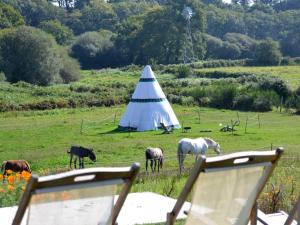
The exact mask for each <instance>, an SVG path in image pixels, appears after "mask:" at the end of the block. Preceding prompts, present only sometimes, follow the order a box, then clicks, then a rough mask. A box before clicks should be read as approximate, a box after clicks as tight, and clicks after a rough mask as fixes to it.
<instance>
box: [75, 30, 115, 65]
mask: <svg viewBox="0 0 300 225" xmlns="http://www.w3.org/2000/svg"><path fill="white" fill-rule="evenodd" d="M112 39H113V33H112V32H110V31H106V30H102V31H100V32H87V33H83V34H81V35H80V36H79V37H78V38H77V39H76V41H75V42H74V44H73V45H72V55H73V56H74V57H75V58H76V59H78V60H79V62H80V63H81V66H82V67H83V68H101V67H105V66H107V65H108V64H109V62H111V61H112V60H111V59H110V58H109V57H110V56H111V54H113V49H114V42H113V40H112Z"/></svg>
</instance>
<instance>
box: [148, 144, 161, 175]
mask: <svg viewBox="0 0 300 225" xmlns="http://www.w3.org/2000/svg"><path fill="white" fill-rule="evenodd" d="M145 156H146V172H147V171H148V160H150V166H151V170H152V172H155V169H156V164H157V171H158V172H159V169H162V166H163V161H164V150H163V149H161V148H152V147H148V148H147V149H146V151H145Z"/></svg>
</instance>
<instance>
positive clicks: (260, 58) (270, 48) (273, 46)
mask: <svg viewBox="0 0 300 225" xmlns="http://www.w3.org/2000/svg"><path fill="white" fill-rule="evenodd" d="M281 58H282V54H281V52H280V47H279V43H278V42H276V41H273V40H272V39H270V38H267V39H266V40H264V41H262V42H260V43H259V44H258V45H257V47H256V50H255V60H256V62H257V64H258V65H265V66H267V65H279V64H280V61H281Z"/></svg>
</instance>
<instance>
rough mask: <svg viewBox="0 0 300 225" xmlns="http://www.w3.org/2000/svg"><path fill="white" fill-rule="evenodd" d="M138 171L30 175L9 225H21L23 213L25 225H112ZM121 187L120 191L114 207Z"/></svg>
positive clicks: (90, 169) (111, 170)
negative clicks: (116, 195) (25, 219)
mask: <svg viewBox="0 0 300 225" xmlns="http://www.w3.org/2000/svg"><path fill="white" fill-rule="evenodd" d="M139 168H140V165H139V164H137V163H136V164H133V165H132V166H131V167H119V168H88V169H81V170H74V171H70V172H65V173H61V174H57V175H50V176H44V177H38V176H35V175H32V177H31V178H30V180H29V182H28V184H27V187H26V189H25V192H24V194H23V196H22V199H21V201H20V204H19V207H18V209H17V212H16V215H15V218H14V220H13V223H12V225H19V224H21V222H22V220H23V218H25V216H24V215H25V212H26V211H27V213H26V215H27V222H26V224H27V225H36V224H43V225H54V224H59V225H70V224H74V225H75V224H76V225H81V224H89V225H93V224H94V225H98V224H103V225H104V224H105V225H106V224H115V223H116V220H117V217H118V214H119V212H120V210H121V208H122V205H123V203H124V201H125V199H126V197H127V194H128V193H129V190H130V188H131V186H132V184H133V181H134V179H135V177H136V175H137V173H138V171H139ZM120 184H122V186H123V188H122V189H121V192H120V193H119V197H118V199H117V201H116V204H114V196H115V192H116V187H117V185H120ZM23 222H24V221H23ZM22 224H23V223H22Z"/></svg>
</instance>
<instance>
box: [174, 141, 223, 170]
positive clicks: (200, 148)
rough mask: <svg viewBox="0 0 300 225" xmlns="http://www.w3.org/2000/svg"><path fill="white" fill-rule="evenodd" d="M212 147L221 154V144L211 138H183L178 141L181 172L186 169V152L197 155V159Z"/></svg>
mask: <svg viewBox="0 0 300 225" xmlns="http://www.w3.org/2000/svg"><path fill="white" fill-rule="evenodd" d="M209 148H212V149H214V150H215V152H216V153H217V154H220V145H219V143H217V142H215V141H214V140H212V139H210V138H206V137H205V138H196V139H190V138H183V139H181V140H180V141H179V142H178V148H177V157H178V162H179V172H180V173H181V171H182V169H184V165H183V162H184V159H185V157H186V154H192V155H195V156H196V161H197V159H198V156H199V154H201V155H205V154H206V151H207V149H209Z"/></svg>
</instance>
